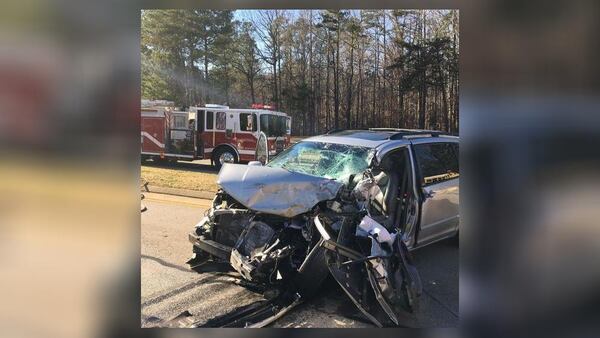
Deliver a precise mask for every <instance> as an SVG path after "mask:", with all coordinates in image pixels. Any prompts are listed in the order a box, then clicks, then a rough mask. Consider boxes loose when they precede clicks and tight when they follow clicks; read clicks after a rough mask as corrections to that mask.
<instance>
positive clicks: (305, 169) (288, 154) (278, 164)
mask: <svg viewBox="0 0 600 338" xmlns="http://www.w3.org/2000/svg"><path fill="white" fill-rule="evenodd" d="M372 157H373V150H372V149H370V148H366V147H357V146H349V145H345V144H334V143H322V142H300V143H297V144H295V145H294V146H292V147H291V148H289V149H287V150H286V151H284V152H283V153H281V154H279V155H278V156H277V157H276V158H274V159H273V160H272V161H271V162H269V164H268V165H267V166H269V167H272V168H282V169H286V170H288V171H293V172H298V173H303V174H308V175H312V176H318V177H324V178H329V179H335V180H337V181H339V182H342V183H348V181H349V178H350V177H351V176H353V175H358V174H362V172H363V171H365V170H366V169H367V168H368V167H369V163H370V161H371V158H372Z"/></svg>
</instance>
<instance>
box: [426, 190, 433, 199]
mask: <svg viewBox="0 0 600 338" xmlns="http://www.w3.org/2000/svg"><path fill="white" fill-rule="evenodd" d="M434 195H435V191H433V190H429V191H427V190H425V198H432V197H433V196H434Z"/></svg>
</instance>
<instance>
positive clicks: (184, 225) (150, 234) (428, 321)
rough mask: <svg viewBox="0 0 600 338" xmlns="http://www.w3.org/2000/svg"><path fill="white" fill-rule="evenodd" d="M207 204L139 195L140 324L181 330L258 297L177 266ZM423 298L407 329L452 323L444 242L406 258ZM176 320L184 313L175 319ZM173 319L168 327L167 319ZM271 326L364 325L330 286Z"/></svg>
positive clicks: (454, 271) (223, 279)
mask: <svg viewBox="0 0 600 338" xmlns="http://www.w3.org/2000/svg"><path fill="white" fill-rule="evenodd" d="M209 202H210V201H208V200H201V199H194V198H186V197H175V196H168V195H159V194H151V193H148V194H146V199H145V200H144V204H145V205H146V206H147V208H148V210H147V211H146V212H144V213H142V216H141V217H142V219H141V220H142V222H141V227H142V229H141V234H142V238H141V248H142V252H141V280H142V285H141V309H142V314H141V325H142V327H152V326H156V325H164V323H165V322H169V323H170V324H171V325H173V326H185V325H189V324H190V323H191V322H196V321H200V322H202V321H205V320H208V319H210V318H213V317H215V316H218V315H221V314H224V313H227V312H228V311H231V310H233V309H235V308H237V307H239V306H242V305H245V304H250V303H252V302H255V301H258V300H261V299H263V296H262V295H261V294H259V293H255V292H252V291H250V290H248V289H246V288H245V287H243V286H241V285H239V279H238V278H237V276H236V275H235V274H234V273H232V272H219V271H211V272H203V273H198V272H195V271H191V270H189V269H188V267H187V265H186V264H185V262H186V261H187V259H188V258H189V257H190V255H191V244H190V243H189V242H188V239H187V234H188V232H189V231H191V230H192V229H193V226H194V225H195V224H196V223H197V222H198V221H199V220H200V219H201V218H202V216H203V214H204V211H205V210H206V209H207V207H208V206H209ZM413 258H414V260H415V263H416V265H417V267H418V269H419V272H420V274H421V278H422V282H423V287H424V294H423V295H422V296H421V301H420V303H421V305H420V308H419V310H418V311H417V313H416V315H415V322H414V324H412V325H411V326H417V327H455V326H457V325H458V243H456V240H446V241H442V242H438V243H436V244H432V245H430V246H428V247H425V248H423V249H420V250H417V251H414V252H413ZM182 314H184V315H182ZM175 317H177V318H180V320H177V321H173V320H172V319H173V318H175ZM271 326H273V327H371V326H372V325H371V324H370V323H369V322H368V321H367V320H366V319H365V318H364V317H363V316H362V315H361V314H360V312H358V310H357V309H356V308H355V306H354V304H352V302H351V301H350V300H349V299H348V298H347V297H346V295H345V294H344V293H343V291H341V289H340V288H339V287H338V286H337V284H336V283H335V282H334V281H333V280H328V281H327V282H326V284H325V286H324V287H323V288H322V291H321V292H320V294H319V295H318V296H317V297H315V299H312V300H310V301H307V302H305V303H303V304H301V305H299V306H298V307H296V308H295V309H294V310H292V311H291V312H290V313H288V314H286V315H285V316H284V317H283V318H281V319H279V320H277V321H276V322H275V323H273V324H272V325H271Z"/></svg>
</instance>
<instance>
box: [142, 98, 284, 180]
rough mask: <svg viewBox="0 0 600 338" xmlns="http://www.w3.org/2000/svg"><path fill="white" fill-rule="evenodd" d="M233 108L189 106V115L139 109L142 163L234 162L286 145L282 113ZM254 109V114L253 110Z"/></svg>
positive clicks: (260, 156) (262, 157) (268, 153)
mask: <svg viewBox="0 0 600 338" xmlns="http://www.w3.org/2000/svg"><path fill="white" fill-rule="evenodd" d="M253 108H254V109H232V108H229V107H228V106H221V105H210V104H207V105H205V106H204V107H190V109H189V111H187V112H182V111H174V110H173V109H169V108H160V107H158V108H144V109H142V116H141V124H142V125H141V127H142V130H141V132H142V134H141V136H142V138H141V146H142V159H147V158H153V159H167V160H172V161H176V160H187V161H193V160H197V159H210V160H211V163H212V164H213V165H214V166H215V167H217V168H220V167H221V165H222V164H223V163H239V162H248V161H254V160H259V161H262V162H264V161H265V160H266V158H265V157H267V158H268V157H269V156H273V155H275V154H277V153H279V152H281V151H282V150H284V149H285V148H287V147H288V146H289V144H290V132H291V129H290V127H291V119H290V117H289V116H287V114H285V113H282V112H278V111H272V110H267V109H265V108H268V106H257V105H253ZM257 108H258V109H257Z"/></svg>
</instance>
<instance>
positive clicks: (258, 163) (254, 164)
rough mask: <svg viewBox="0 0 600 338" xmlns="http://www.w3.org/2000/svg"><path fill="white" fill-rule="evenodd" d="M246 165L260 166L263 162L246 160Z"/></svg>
mask: <svg viewBox="0 0 600 338" xmlns="http://www.w3.org/2000/svg"><path fill="white" fill-rule="evenodd" d="M248 165H249V166H253V167H261V166H262V165H263V164H262V163H261V162H260V161H250V162H248Z"/></svg>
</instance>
